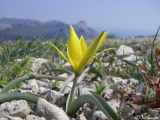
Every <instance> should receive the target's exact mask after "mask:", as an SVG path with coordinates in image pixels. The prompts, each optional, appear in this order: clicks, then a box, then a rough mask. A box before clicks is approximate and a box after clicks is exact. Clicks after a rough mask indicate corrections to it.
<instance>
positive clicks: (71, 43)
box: [67, 26, 82, 72]
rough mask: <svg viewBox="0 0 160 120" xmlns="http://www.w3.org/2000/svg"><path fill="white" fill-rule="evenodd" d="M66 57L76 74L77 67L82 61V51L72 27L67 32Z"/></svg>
mask: <svg viewBox="0 0 160 120" xmlns="http://www.w3.org/2000/svg"><path fill="white" fill-rule="evenodd" d="M67 55H68V58H69V62H70V63H71V65H72V67H73V69H74V70H75V71H76V72H77V69H78V66H79V64H80V61H81V59H82V49H81V43H80V40H79V38H78V37H77V35H76V33H75V31H74V28H73V27H72V26H70V31H69V38H68V44H67Z"/></svg>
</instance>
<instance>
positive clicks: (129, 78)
mask: <svg viewBox="0 0 160 120" xmlns="http://www.w3.org/2000/svg"><path fill="white" fill-rule="evenodd" d="M142 49H143V46H141V45H138V44H134V45H133V46H132V47H130V46H126V45H120V46H119V48H117V49H116V57H115V58H114V60H113V61H110V60H109V58H108V56H107V57H105V56H104V59H103V71H102V72H103V73H104V74H103V76H102V77H100V76H97V75H96V74H93V73H89V72H88V73H86V75H85V78H84V80H83V81H82V94H91V92H95V87H94V85H98V84H100V83H101V82H103V84H105V86H106V87H105V89H104V90H103V92H102V93H101V95H102V96H103V98H104V99H105V100H106V102H107V103H108V104H109V105H110V106H111V107H112V108H113V110H114V111H115V112H116V113H117V114H119V115H120V117H121V119H124V120H127V119H128V120H140V119H146V120H147V119H157V120H158V119H160V114H159V112H160V109H159V108H154V109H153V108H146V106H145V105H144V104H138V103H136V101H140V100H139V99H142V98H143V97H144V96H145V92H144V89H145V87H144V86H145V82H142V81H140V80H139V79H136V77H134V76H133V74H132V73H131V72H130V69H129V68H128V65H127V63H126V61H129V62H135V61H136V62H137V63H140V62H142V59H139V61H137V58H141V57H142V54H143V53H142V51H141V50H142ZM137 56H138V57H137ZM17 61H19V60H17ZM49 63H50V62H49V61H48V60H46V59H44V58H37V59H35V58H32V68H31V69H32V71H33V73H34V74H43V73H45V69H48V68H49V67H48V66H49V65H50V64H49ZM111 63H112V64H111ZM65 66H66V67H68V63H66V64H65ZM55 75H56V76H58V77H61V78H63V79H64V80H68V79H70V78H71V77H72V75H70V74H68V73H56V74H55ZM72 84H73V83H72V82H71V83H69V84H68V85H67V86H66V87H65V88H64V89H63V90H62V87H63V81H57V80H48V79H31V80H27V81H25V82H23V83H21V87H20V88H16V89H14V90H12V91H11V92H13V91H14V92H21V93H32V94H34V95H37V96H39V97H41V98H43V99H40V100H39V101H38V103H37V104H33V103H30V102H27V101H25V100H14V101H10V102H5V103H2V104H0V120H69V119H73V118H69V117H68V116H67V115H66V113H65V112H64V111H63V108H64V107H65V105H66V100H67V97H68V94H69V92H70V91H71V88H72ZM153 95H154V93H153ZM74 119H75V120H107V117H106V116H105V115H104V114H103V112H101V111H100V110H98V109H97V108H96V106H93V105H89V104H85V105H84V106H83V108H81V109H80V110H79V112H78V114H77V117H76V118H74Z"/></svg>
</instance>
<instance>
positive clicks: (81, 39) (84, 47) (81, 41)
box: [80, 36, 87, 55]
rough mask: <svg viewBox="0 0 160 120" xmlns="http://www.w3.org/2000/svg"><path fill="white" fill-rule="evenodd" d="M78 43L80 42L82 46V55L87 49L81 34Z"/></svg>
mask: <svg viewBox="0 0 160 120" xmlns="http://www.w3.org/2000/svg"><path fill="white" fill-rule="evenodd" d="M80 43H81V48H82V54H83V55H84V54H85V53H86V51H87V45H86V42H85V40H84V37H83V36H81V38H80Z"/></svg>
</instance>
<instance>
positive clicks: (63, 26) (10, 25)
mask: <svg viewBox="0 0 160 120" xmlns="http://www.w3.org/2000/svg"><path fill="white" fill-rule="evenodd" d="M74 26H75V29H76V31H77V33H78V35H84V36H85V37H86V38H93V37H95V36H96V34H97V32H96V31H95V30H93V29H92V28H91V27H89V26H88V25H87V24H86V22H85V21H80V22H79V23H77V24H74ZM68 28H69V24H67V23H64V22H60V21H55V20H53V21H49V22H41V21H36V20H26V19H14V18H2V19H0V39H1V40H14V39H16V36H17V35H22V36H24V38H25V39H32V38H34V37H37V36H38V37H42V38H45V39H51V38H55V37H60V38H62V39H64V38H66V37H67V34H68Z"/></svg>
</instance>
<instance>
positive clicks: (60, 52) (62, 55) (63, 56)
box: [48, 42, 68, 61]
mask: <svg viewBox="0 0 160 120" xmlns="http://www.w3.org/2000/svg"><path fill="white" fill-rule="evenodd" d="M48 43H49V44H50V45H51V46H52V47H53V48H54V49H55V50H56V51H57V52H58V53H59V54H60V56H61V57H62V58H63V59H65V60H66V61H68V58H67V57H66V56H65V55H64V54H63V52H62V51H61V50H60V49H58V48H57V47H56V46H55V45H54V44H53V43H51V42H48Z"/></svg>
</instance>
